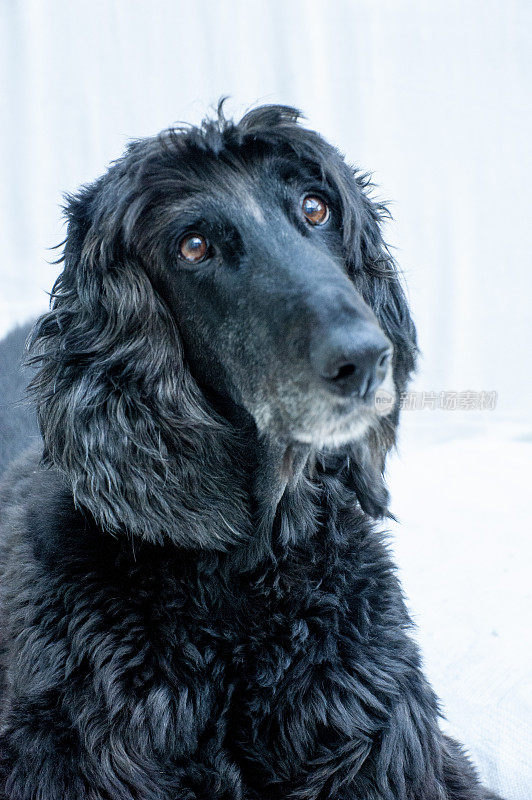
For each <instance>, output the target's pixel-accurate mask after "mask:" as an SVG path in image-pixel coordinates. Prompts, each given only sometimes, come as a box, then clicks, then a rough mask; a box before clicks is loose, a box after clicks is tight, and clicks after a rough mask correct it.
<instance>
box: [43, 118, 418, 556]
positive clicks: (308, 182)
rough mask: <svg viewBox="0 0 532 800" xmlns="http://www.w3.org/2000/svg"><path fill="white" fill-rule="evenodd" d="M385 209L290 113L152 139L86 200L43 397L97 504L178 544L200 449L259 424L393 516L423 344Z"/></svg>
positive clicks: (53, 428)
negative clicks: (398, 452)
mask: <svg viewBox="0 0 532 800" xmlns="http://www.w3.org/2000/svg"><path fill="white" fill-rule="evenodd" d="M384 214H385V209H384V208H383V207H382V206H380V205H378V204H376V203H374V202H373V201H372V200H371V199H370V197H369V196H368V181H367V178H366V177H365V176H363V175H358V174H357V173H355V172H353V170H351V169H350V168H349V167H348V166H347V165H346V163H345V162H344V160H343V159H342V157H341V155H340V154H339V153H338V152H337V151H336V150H335V149H334V148H333V147H331V146H330V145H329V144H327V142H325V141H324V140H323V139H322V138H321V137H320V136H319V135H318V134H316V133H314V132H313V131H309V130H306V129H305V128H303V127H302V126H301V125H299V124H298V113H297V112H296V111H295V110H294V109H291V108H285V107H279V106H266V107H263V108H258V109H256V110H254V111H251V112H250V113H248V114H247V115H246V116H245V117H244V118H243V119H242V120H241V121H240V122H239V123H238V124H235V123H233V122H230V121H227V120H225V119H224V117H223V114H222V112H221V110H220V112H219V115H218V118H217V119H216V120H214V121H208V122H206V123H204V125H203V126H202V127H201V128H183V129H171V130H169V131H166V132H164V133H162V134H161V135H160V136H158V137H156V138H153V139H147V140H142V141H138V142H135V143H134V144H132V145H131V146H130V147H129V149H128V151H127V152H126V154H125V155H124V156H123V157H122V158H121V159H119V160H118V161H117V162H115V163H114V164H113V165H112V166H111V168H110V169H109V171H108V172H107V174H106V175H104V176H103V177H102V178H101V179H100V180H98V181H97V182H96V183H94V184H92V185H91V186H88V187H86V188H85V189H83V190H82V191H81V192H80V193H79V194H78V195H77V196H75V197H72V198H70V199H69V202H68V206H67V215H68V219H69V225H68V233H67V239H66V245H65V251H64V270H63V273H62V274H61V276H60V277H59V279H58V281H57V283H56V286H55V287H54V292H53V301H52V308H51V311H50V312H49V314H47V315H45V316H44V317H43V318H42V319H41V321H40V322H39V324H38V326H37V328H36V334H35V344H34V347H36V348H40V350H39V354H38V356H37V357H38V359H39V360H41V362H42V365H41V370H40V373H39V375H38V377H37V379H36V382H35V391H36V394H37V397H38V401H39V412H40V419H41V426H42V430H43V435H44V439H45V445H46V451H47V453H48V457H49V458H50V459H51V460H52V461H53V462H55V463H56V464H57V465H58V466H59V467H61V468H62V469H63V470H64V471H65V472H66V473H67V474H68V475H69V477H70V479H71V481H72V485H73V488H74V493H75V496H76V498H77V500H78V502H79V503H80V504H81V505H82V506H85V507H86V508H88V509H89V510H90V511H91V513H92V514H93V515H94V516H95V517H96V519H97V520H98V521H99V522H100V523H101V524H102V525H104V527H107V528H110V529H112V530H118V529H121V528H126V529H129V530H133V531H134V532H137V533H142V534H143V535H145V536H147V537H148V538H151V539H156V538H159V537H160V535H162V534H163V533H164V531H165V528H166V529H167V527H168V524H169V523H168V519H169V515H170V516H171V515H172V514H173V513H174V511H175V508H174V506H175V502H176V501H177V500H179V502H183V492H184V491H185V490H186V491H187V492H188V496H189V499H190V492H192V494H193V488H192V489H191V488H190V484H191V483H193V482H194V477H193V476H191V474H190V472H191V468H190V459H191V456H192V453H193V452H194V451H196V450H198V448H199V449H200V450H201V448H202V447H203V450H204V453H203V455H204V457H209V458H212V457H213V452H214V451H216V452H217V453H218V454H219V453H220V452H221V450H222V449H223V444H224V437H225V438H226V439H227V442H226V445H227V446H226V451H227V452H228V450H230V449H231V447H233V448H234V446H235V444H234V443H235V439H234V436H230V435H229V433H228V428H229V427H232V428H233V429H234V428H235V426H236V427H238V422H235V420H241V421H242V420H244V422H242V424H243V425H246V424H247V422H245V420H247V421H248V422H249V421H252V425H253V426H254V428H255V430H256V433H257V436H258V437H259V438H260V437H268V438H269V439H274V440H276V441H278V442H279V443H282V444H283V445H285V446H286V447H287V448H288V447H291V446H293V445H301V444H303V445H307V446H309V447H310V448H312V449H313V450H314V451H318V453H319V456H318V463H319V464H321V468H322V469H324V470H331V469H334V470H336V471H340V472H343V475H344V479H345V480H347V481H351V482H352V484H353V485H354V486H355V488H356V490H357V495H358V497H359V500H360V502H361V504H362V505H363V507H364V508H365V509H366V510H367V511H368V512H369V513H372V514H374V515H378V514H381V513H383V512H384V509H385V491H384V488H383V486H382V482H381V481H380V477H379V475H380V472H381V470H382V467H383V463H384V455H385V452H386V450H387V449H388V447H389V446H390V445H391V443H392V442H393V430H394V426H395V424H396V423H397V397H398V394H399V393H400V392H401V391H402V390H403V389H404V386H405V384H406V381H407V379H408V376H409V374H410V372H411V370H412V369H413V366H414V358H415V352H416V343H415V331H414V327H413V324H412V321H411V318H410V315H409V311H408V307H407V304H406V301H405V297H404V294H403V291H402V289H401V285H400V282H399V277H398V274H397V271H396V269H395V265H394V262H393V260H392V258H391V257H390V254H389V252H388V250H387V249H386V246H385V245H384V243H383V240H382V237H381V232H380V223H381V219H382V217H383V216H384ZM228 420H231V422H230V423H229V422H228ZM248 428H249V426H248ZM209 442H210V444H209ZM214 442H216V445H214V444H213V443H214ZM233 455H234V453H233ZM194 457H199V456H198V455H196V456H194ZM184 464H188V467H184V466H183V465H184ZM218 472H220V470H218ZM172 498H174V500H172ZM192 505H193V503H192ZM177 538H179V536H178V537H177ZM219 538H220V539H221V541H219V542H218V543H216V542H215V543H214V545H213V544H212V542H211V538H210V537H209V535H208V534H207V533H206V534H205V535H204V536H199V537H198V536H197V535H196V536H195V538H194V537H193V541H194V543H196V544H200V545H209V546H222V545H224V544H225V543H226V542H225V541H224V537H223V536H222V537H219ZM227 538H230V537H227ZM181 540H182V541H187V537H186V535H185V536H183V537H181ZM188 543H190V542H188Z"/></svg>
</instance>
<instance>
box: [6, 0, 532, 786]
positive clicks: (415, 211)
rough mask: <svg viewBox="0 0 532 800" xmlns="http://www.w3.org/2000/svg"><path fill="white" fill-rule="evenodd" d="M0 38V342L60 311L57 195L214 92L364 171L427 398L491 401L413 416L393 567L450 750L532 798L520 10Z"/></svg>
mask: <svg viewBox="0 0 532 800" xmlns="http://www.w3.org/2000/svg"><path fill="white" fill-rule="evenodd" d="M0 23H1V27H0V37H1V38H0V70H1V72H0V96H1V106H0V169H1V180H0V254H1V257H0V334H1V333H4V332H5V331H7V330H8V329H9V328H10V327H11V326H12V325H13V324H14V323H16V322H19V321H24V320H26V319H27V318H28V317H30V316H31V315H32V314H34V313H35V312H37V311H40V310H42V309H44V308H45V306H46V302H47V301H46V296H45V294H44V292H45V290H49V289H50V287H51V284H52V282H53V278H54V276H55V275H56V273H57V269H58V268H57V267H53V266H50V265H49V264H47V261H46V260H47V259H49V260H51V259H53V258H54V257H55V255H54V254H53V253H50V252H49V251H47V249H46V248H47V247H50V246H52V245H54V244H56V243H57V242H59V241H60V240H61V239H62V238H63V228H62V224H61V218H60V213H59V210H58V206H59V204H60V202H61V195H62V192H64V191H72V190H75V189H76V187H77V186H78V185H79V184H80V183H82V182H86V181H90V180H92V179H94V178H95V177H97V176H98V175H99V174H100V173H101V172H102V171H103V169H104V168H105V166H106V164H107V163H108V162H109V161H110V160H111V159H113V158H115V157H117V156H118V155H119V154H120V153H121V151H122V149H123V147H124V144H125V142H126V141H127V139H128V138H130V137H139V136H144V135H149V134H154V133H156V132H157V131H159V130H160V129H161V128H163V127H166V126H168V125H170V124H172V123H173V122H176V121H180V120H185V121H191V122H198V121H199V120H200V119H201V118H202V116H203V115H204V114H205V113H206V111H208V109H209V107H210V106H212V105H214V104H215V103H216V101H217V100H218V98H219V97H220V96H221V95H222V94H229V95H230V96H231V100H230V102H229V110H230V111H233V112H234V113H235V114H236V115H239V114H240V113H242V112H244V111H245V110H246V109H247V108H248V107H250V106H251V105H254V104H256V103H258V102H282V103H288V104H292V105H296V106H299V107H300V108H301V109H302V110H303V111H304V112H305V114H306V115H307V117H308V122H309V124H310V125H311V126H313V127H315V128H317V129H318V130H320V131H321V132H322V133H323V134H324V135H325V136H326V137H328V138H329V139H330V140H332V141H333V142H335V143H336V144H338V145H339V146H340V148H341V149H342V150H343V151H344V152H345V153H346V154H347V157H348V159H349V160H350V161H351V162H353V163H356V164H357V165H360V166H361V167H363V168H365V169H369V170H372V171H373V172H374V177H375V181H376V182H377V184H378V185H379V189H378V192H377V194H378V196H380V197H381V198H385V199H387V200H390V201H391V209H392V212H393V214H394V218H395V219H394V222H393V223H391V224H390V225H389V228H388V230H387V239H388V241H389V242H390V244H391V245H393V246H394V247H395V248H396V249H395V253H396V256H397V259H398V261H399V263H400V264H401V266H402V268H403V270H404V272H405V275H406V279H407V283H408V286H409V292H410V297H411V302H412V305H413V309H414V315H415V318H416V321H417V324H418V329H419V334H420V343H421V347H422V350H423V353H424V358H423V361H422V363H421V369H420V373H419V376H418V378H417V389H418V390H421V389H426V390H430V391H438V390H442V389H443V390H447V391H463V390H468V389H471V390H475V391H483V390H484V391H496V392H497V393H498V407H497V411H495V412H491V411H490V412H483V413H480V414H477V415H475V414H473V413H472V412H469V413H464V414H463V415H462V416H460V415H459V414H458V412H454V413H453V414H451V413H445V412H441V413H440V412H424V413H423V414H421V413H420V414H409V413H405V415H404V423H403V430H404V435H403V437H404V438H403V442H404V443H403V452H406V457H404V458H403V461H402V462H401V463H400V462H392V465H391V476H390V477H391V484H392V495H393V496H394V497H395V501H394V506H393V508H394V510H395V511H396V513H398V515H399V516H400V517H401V521H402V522H403V525H402V526H401V530H400V534H399V535H398V536H397V556H398V558H399V562H400V565H401V568H402V575H403V579H404V581H405V586H406V589H407V593H408V595H409V598H410V603H411V607H412V608H413V610H414V616H415V618H416V620H417V621H418V622H419V625H420V630H419V636H420V639H421V641H422V644H423V648H424V652H425V654H426V661H427V669H428V672H429V675H430V676H431V678H432V680H433V681H434V684H435V687H436V689H437V691H438V693H439V694H440V695H441V696H442V697H443V701H444V708H446V709H447V710H448V712H449V718H450V726H451V730H452V732H453V733H455V734H456V735H457V736H458V737H460V738H462V739H463V740H464V741H466V742H468V744H469V746H470V748H471V752H472V753H473V756H474V758H475V761H476V763H477V764H478V766H479V768H480V769H481V772H482V775H483V777H484V778H485V780H486V781H488V782H489V783H490V784H491V785H492V786H493V787H494V788H498V789H499V790H500V791H501V792H503V793H504V796H505V797H506V798H508V800H526V799H527V798H529V797H530V796H532V767H531V766H530V752H531V751H532V734H531V731H530V717H531V715H532V691H531V686H532V680H531V678H530V637H529V630H530V618H531V617H532V600H531V591H530V588H529V587H530V585H531V583H532V581H531V579H530V569H529V566H528V565H529V563H530V555H531V553H530V537H529V534H528V531H529V529H530V523H529V515H530V512H529V508H528V495H529V486H530V477H531V476H530V472H531V470H530V462H531V459H530V453H531V450H532V444H531V443H532V428H531V426H530V411H531V406H532V402H531V399H530V398H531V394H532V369H531V346H530V343H531V339H532V279H531V275H532V258H531V249H532V245H531V243H530V238H531V237H530V198H531V192H532V190H531V187H532V170H531V161H530V142H531V141H532V106H531V103H530V90H531V86H532V80H531V78H532V36H531V31H532V3H531V2H530V0H195V2H190V0H19V1H18V2H17V0H0ZM466 417H467V420H466V421H464V420H465V418H466Z"/></svg>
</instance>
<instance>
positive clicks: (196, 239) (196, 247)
mask: <svg viewBox="0 0 532 800" xmlns="http://www.w3.org/2000/svg"><path fill="white" fill-rule="evenodd" d="M208 252H209V243H208V242H207V239H205V237H204V236H202V235H201V234H200V233H187V234H186V235H185V236H183V238H182V239H181V241H180V242H179V255H180V257H181V258H182V259H183V261H186V262H187V263H188V264H199V263H200V262H201V261H204V260H205V258H206V257H207V253H208Z"/></svg>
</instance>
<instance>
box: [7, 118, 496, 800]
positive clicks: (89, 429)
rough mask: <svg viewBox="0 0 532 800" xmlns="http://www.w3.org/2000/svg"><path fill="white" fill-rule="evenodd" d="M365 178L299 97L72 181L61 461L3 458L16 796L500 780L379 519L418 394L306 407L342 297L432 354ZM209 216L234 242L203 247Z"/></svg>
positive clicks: (297, 792) (46, 339)
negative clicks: (321, 218) (347, 406)
mask: <svg viewBox="0 0 532 800" xmlns="http://www.w3.org/2000/svg"><path fill="white" fill-rule="evenodd" d="M368 188H369V183H368V179H367V178H366V177H365V176H362V175H360V174H357V173H353V171H352V170H351V169H349V168H348V167H347V166H346V164H345V163H344V161H343V159H342V158H341V156H340V155H339V154H338V152H337V151H336V150H335V149H334V148H332V147H331V146H330V145H328V144H327V143H326V142H325V141H324V140H323V139H322V138H321V137H319V136H318V135H317V134H315V133H313V132H311V131H308V130H306V129H305V128H303V127H301V126H300V125H299V124H298V113H297V112H296V111H295V110H293V109H290V108H284V107H277V106H272V107H264V108H259V109H256V110H254V111H252V112H250V113H249V114H247V115H246V116H245V117H244V119H243V120H241V121H240V122H239V123H238V124H234V123H232V122H231V121H227V120H226V119H225V118H224V116H223V111H222V109H220V110H219V114H218V117H217V118H216V119H215V120H214V121H209V122H206V123H205V124H204V125H203V126H202V127H201V128H199V129H198V128H188V127H186V128H180V129H172V130H170V131H166V132H164V133H163V134H161V135H160V136H159V137H156V138H154V139H148V140H143V141H139V142H135V143H134V144H132V145H131V146H130V147H129V149H128V151H127V153H126V154H125V155H124V157H123V158H121V159H120V160H118V161H117V162H116V163H114V164H113V165H112V166H111V168H110V169H109V171H108V172H107V173H106V175H104V176H103V177H102V178H101V179H100V180H98V181H96V182H95V183H94V184H92V185H90V186H88V187H86V188H84V189H82V190H81V192H80V193H79V194H78V195H76V196H73V197H71V198H69V200H68V204H67V215H68V234H67V239H66V244H65V250H64V265H63V271H62V273H61V275H60V277H59V278H58V280H57V283H56V285H55V288H54V291H53V297H52V303H51V309H50V311H49V313H48V314H46V315H44V316H43V317H42V318H41V319H40V320H39V322H38V324H37V325H36V327H35V329H34V333H33V344H32V357H33V360H34V363H36V364H37V365H38V372H37V375H36V377H35V379H34V381H33V387H32V388H33V393H34V395H35V398H36V402H37V408H38V415H39V420H40V425H41V430H42V434H43V438H44V463H43V464H41V465H39V463H38V456H35V455H32V454H30V455H28V456H25V457H24V458H23V459H22V460H21V461H19V462H18V463H17V464H16V465H14V466H13V467H12V470H11V472H10V474H9V476H8V477H7V480H6V481H5V482H4V484H3V488H2V498H1V499H2V512H1V522H0V524H1V534H2V535H1V556H2V557H1V563H2V580H1V608H2V620H1V636H2V651H1V665H2V686H3V699H2V710H1V728H0V757H1V761H0V763H1V767H0V771H1V776H2V786H3V787H4V788H3V789H0V796H1V795H2V791H3V797H5V798H6V799H7V798H9V800H89V799H90V800H178V798H179V800H189V799H190V800H191V799H192V798H201V799H202V800H207V798H209V800H210V799H211V798H212V799H214V798H232V799H233V800H239V799H240V798H242V799H243V800H244V799H246V800H247V799H249V800H259V798H261V799H265V798H269V799H271V800H273V799H274V798H279V800H280V799H281V798H283V800H287V798H293V800H296V798H298V799H299V800H318V799H319V800H325V798H327V799H328V800H329V799H331V800H332V799H333V798H334V799H338V800H355V798H356V799H357V800H422V799H423V800H480V798H483V799H484V800H486V798H488V797H490V796H491V795H490V794H489V793H488V792H487V791H486V790H484V789H483V788H482V787H481V786H480V785H479V783H478V780H477V777H476V775H475V773H474V770H473V768H472V767H471V765H470V763H469V762H468V760H467V758H466V757H465V756H464V754H463V752H462V751H461V748H460V747H459V746H458V745H456V744H455V743H454V742H452V741H450V740H448V739H446V738H445V737H444V736H443V735H442V733H441V731H440V728H439V726H438V708H437V702H436V699H435V696H434V694H433V692H432V690H431V689H430V687H429V686H428V684H427V682H426V680H425V679H424V677H423V674H422V671H421V668H420V659H419V654H418V651H417V648H416V646H415V645H414V644H413V642H412V640H411V639H410V638H409V633H408V628H409V625H410V622H409V618H408V615H407V612H406V610H405V606H404V603H403V599H402V596H401V590H400V587H399V584H398V581H397V578H396V575H395V571H394V568H393V565H392V563H391V561H390V557H389V554H388V552H387V549H386V546H385V544H384V542H383V535H382V534H381V533H380V532H379V529H378V526H376V525H375V523H374V521H373V519H372V518H376V517H381V516H384V515H386V514H387V513H388V512H387V506H388V497H387V492H386V489H385V486H384V483H383V480H382V471H383V469H384V460H385V455H386V452H387V450H388V449H389V448H390V447H391V446H392V445H393V442H394V435H395V427H396V425H397V421H398V414H397V410H396V408H395V410H393V411H392V412H391V414H389V415H388V416H380V417H377V416H374V417H371V419H370V422H369V423H368V425H367V427H366V428H365V429H364V430H363V431H362V430H361V431H359V432H358V433H357V435H356V436H355V435H353V441H352V442H347V443H340V444H338V445H336V446H335V445H334V444H331V445H329V446H328V445H327V444H326V443H321V444H319V445H314V444H312V443H311V444H309V443H308V442H307V443H305V442H304V441H301V437H299V439H298V437H297V436H296V435H295V434H294V430H295V429H296V428H297V426H298V425H300V424H303V423H302V420H308V419H311V418H312V419H314V417H312V415H313V414H314V413H315V404H313V403H311V404H310V405H309V392H310V390H309V386H310V383H309V381H310V380H311V379H310V378H309V377H308V375H307V372H305V370H306V366H305V364H304V358H303V355H302V354H304V353H306V352H307V350H308V346H309V341H310V340H309V337H310V336H312V335H314V333H313V332H314V331H315V330H318V328H319V325H321V324H322V317H323V313H325V312H324V311H323V308H325V307H326V306H327V303H329V301H330V302H331V303H332V302H333V301H334V302H336V301H337V300H338V299H341V298H342V297H344V299H345V298H346V297H349V298H351V300H352V302H353V303H355V304H358V305H357V308H358V309H359V311H360V313H361V314H362V316H364V319H366V320H369V322H368V324H371V325H373V321H372V320H375V318H376V320H378V322H379V324H380V326H381V328H382V330H383V331H384V332H385V333H386V335H387V337H388V338H389V339H390V341H391V342H392V343H393V347H394V363H393V380H394V383H395V390H396V392H397V393H399V392H401V391H403V390H404V388H405V386H406V382H407V380H408V377H409V375H410V373H411V371H412V369H413V367H414V360H415V354H416V342H415V331H414V326H413V324H412V321H411V318H410V314H409V310H408V307H407V303H406V300H405V296H404V293H403V291H402V289H401V285H400V281H399V277H398V274H397V271H396V268H395V264H394V262H393V260H392V258H391V257H390V254H389V252H388V250H387V249H386V247H385V245H384V243H383V240H382V237H381V233H380V223H381V220H382V217H383V216H384V214H385V213H386V212H385V209H384V208H383V207H382V206H380V205H378V204H376V203H375V202H374V201H372V200H371V199H370V196H369V194H368ZM301 190H303V191H308V190H312V191H314V192H319V193H321V195H322V196H325V197H326V198H327V200H328V202H329V204H330V207H331V209H332V217H331V223H330V225H329V226H328V228H324V229H323V231H318V230H312V231H311V230H310V229H309V228H308V226H307V227H305V225H306V223H303V222H302V221H301V219H300V218H299V217H298V216H297V214H296V212H295V211H294V208H295V206H294V202H295V201H294V198H297V197H299V194H298V193H299V192H300V191H301ZM270 223H271V224H270ZM198 225H203V226H204V227H205V228H206V229H207V230H208V232H209V235H210V238H211V240H212V241H214V242H215V243H216V254H213V255H212V258H210V261H209V262H208V263H207V264H205V265H203V266H201V267H198V268H194V269H193V270H191V269H190V268H189V267H188V266H184V265H183V264H180V263H179V259H178V257H177V242H178V241H179V239H180V237H181V236H182V234H183V231H185V230H189V229H197V227H198ZM266 267H267V269H266ZM320 270H329V272H328V273H327V275H329V277H330V282H328V281H324V280H321V279H319V274H321V273H320ZM324 274H325V273H324ZM272 276H273V277H272ZM316 276H318V277H316ZM281 277H282V280H281V279H280V278H281ZM320 280H321V282H320ZM333 285H334V286H335V287H337V294H336V295H335V296H334V297H333V298H332V300H331V292H332V289H331V286H333ZM335 291H336V289H335ZM312 292H314V293H315V294H316V297H317V298H318V300H319V302H316V303H315V304H314V305H312V302H314V301H313V299H312V298H313V297H314V295H313V294H312ZM342 293H343V294H342ZM235 298H236V299H235ZM309 298H310V299H309ZM362 298H363V299H362ZM351 300H350V302H351ZM311 301H312V302H311ZM305 303H306V304H307V305H305ZM309 303H310V305H309ZM353 307H354V306H353ZM331 308H333V311H334V307H333V306H331ZM228 309H230V312H231V313H229V312H228ZM335 313H336V312H335ZM337 313H340V312H339V311H338V312H337ZM357 313H358V312H357ZM320 315H321V316H320ZM335 319H336V317H335ZM320 320H321V322H320ZM331 324H332V323H331ZM335 324H336V323H335ZM323 330H325V329H323ZM323 330H322V328H319V330H318V333H320V335H321V333H323ZM294 375H295V377H294ZM279 386H280V387H281V390H279ZM284 389H286V392H285V391H284ZM287 398H289V400H290V402H288V400H287ZM311 400H312V397H311ZM320 402H322V401H320ZM325 402H326V401H325V400H323V403H325ZM327 402H328V401H327ZM316 403H318V400H316ZM324 408H325V406H324ZM327 408H328V407H327ZM327 413H329V412H327ZM331 413H332V412H331ZM335 413H336V412H335ZM361 413H362V412H361ZM309 415H310V416H309ZM318 422H319V421H318ZM316 424H318V423H317V422H316ZM320 424H321V423H320ZM294 426H295V427H294ZM320 435H321V434H320ZM316 437H317V439H318V438H319V437H318V434H316Z"/></svg>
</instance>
